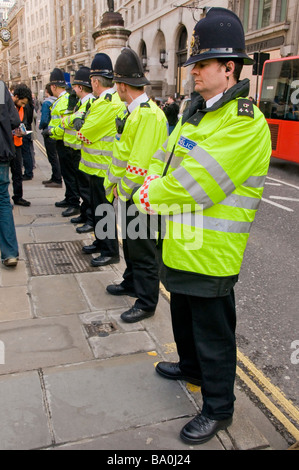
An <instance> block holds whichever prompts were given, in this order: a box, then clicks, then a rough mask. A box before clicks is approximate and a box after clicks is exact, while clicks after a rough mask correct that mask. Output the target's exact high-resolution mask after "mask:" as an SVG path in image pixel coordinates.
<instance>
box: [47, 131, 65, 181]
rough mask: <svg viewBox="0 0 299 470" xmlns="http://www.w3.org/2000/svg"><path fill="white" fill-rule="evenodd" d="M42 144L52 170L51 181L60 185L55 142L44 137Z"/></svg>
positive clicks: (60, 179)
mask: <svg viewBox="0 0 299 470" xmlns="http://www.w3.org/2000/svg"><path fill="white" fill-rule="evenodd" d="M44 143H45V148H46V152H47V156H48V160H49V163H50V165H51V168H52V176H51V180H52V181H54V183H58V184H60V183H62V177H61V170H60V163H59V158H58V155H57V148H56V142H55V140H53V139H51V137H44Z"/></svg>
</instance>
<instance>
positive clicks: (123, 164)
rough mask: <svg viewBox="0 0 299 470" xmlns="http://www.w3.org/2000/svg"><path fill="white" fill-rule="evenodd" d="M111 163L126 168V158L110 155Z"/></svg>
mask: <svg viewBox="0 0 299 470" xmlns="http://www.w3.org/2000/svg"><path fill="white" fill-rule="evenodd" d="M112 165H114V166H117V167H119V168H127V166H128V160H127V161H124V160H120V159H119V158H116V157H113V156H112Z"/></svg>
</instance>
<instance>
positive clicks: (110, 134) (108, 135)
mask: <svg viewBox="0 0 299 470" xmlns="http://www.w3.org/2000/svg"><path fill="white" fill-rule="evenodd" d="M125 110H126V107H125V105H124V103H123V102H122V101H121V100H120V97H119V95H118V93H116V92H114V93H107V94H106V95H103V96H102V97H100V98H98V99H97V100H95V101H94V102H93V103H92V105H91V107H90V109H89V112H88V115H87V116H86V119H85V123H84V125H83V127H82V128H81V130H80V131H79V132H78V134H77V136H78V138H79V140H81V142H82V147H81V162H80V165H79V169H80V170H81V171H84V172H85V173H87V174H89V175H96V176H99V177H103V178H104V177H105V175H106V172H107V170H108V168H109V165H110V163H111V159H112V149H113V141H114V137H115V135H116V133H117V130H116V123H115V120H116V117H117V116H118V115H119V116H121V117H123V116H124V112H125Z"/></svg>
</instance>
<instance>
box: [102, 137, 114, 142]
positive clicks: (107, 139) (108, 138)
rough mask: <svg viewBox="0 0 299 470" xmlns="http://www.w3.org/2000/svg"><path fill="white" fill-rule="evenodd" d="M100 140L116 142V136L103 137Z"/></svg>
mask: <svg viewBox="0 0 299 470" xmlns="http://www.w3.org/2000/svg"><path fill="white" fill-rule="evenodd" d="M100 142H114V136H106V137H103V138H102V139H101V140H100Z"/></svg>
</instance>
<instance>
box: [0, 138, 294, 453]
mask: <svg viewBox="0 0 299 470" xmlns="http://www.w3.org/2000/svg"><path fill="white" fill-rule="evenodd" d="M36 153H37V154H36V163H37V169H36V170H35V174H34V179H33V180H32V181H26V182H24V197H25V199H28V200H29V201H31V203H32V205H31V207H29V208H23V207H15V208H14V216H15V223H16V227H17V236H18V241H19V245H20V262H19V265H18V267H17V269H16V270H8V269H6V268H4V267H1V268H0V352H1V348H2V350H3V349H4V351H2V353H3V352H4V353H5V357H2V359H4V360H3V361H2V362H4V364H0V397H1V407H0V422H1V427H0V449H1V450H23V449H26V450H27V449H52V448H55V449H68V450H78V449H82V450H89V449H94V450H95V449H98V450H132V451H133V450H148V451H156V450H168V451H175V450H178V451H182V450H185V451H191V450H232V449H240V450H247V449H279V450H282V449H287V447H288V445H287V443H286V441H285V440H284V439H283V438H282V437H281V436H280V435H279V434H278V433H277V432H276V431H275V428H274V427H273V425H272V424H271V422H269V421H268V419H267V418H266V417H265V416H264V415H263V414H262V412H261V411H260V410H259V409H258V408H257V407H256V406H255V405H254V404H253V403H252V402H251V401H250V400H249V399H248V398H247V396H246V395H245V393H244V392H243V391H241V389H239V388H238V387H237V386H236V396H237V402H236V413H235V417H234V422H233V425H232V426H231V427H230V428H229V429H228V432H224V431H221V432H220V433H219V435H218V436H216V437H215V438H213V439H212V440H211V441H209V442H208V443H206V444H204V445H202V446H195V447H191V446H188V445H186V444H184V443H183V442H182V441H181V440H180V438H179V432H180V430H181V428H182V427H183V426H184V424H185V423H187V422H188V421H189V420H190V419H191V417H193V416H194V415H195V414H196V413H197V410H198V409H200V407H201V395H200V391H199V389H198V388H197V387H194V386H192V385H190V384H186V383H185V382H173V381H168V380H165V379H163V378H161V377H159V376H158V374H157V373H156V372H155V370H154V367H155V363H156V362H158V361H159V360H170V361H171V360H176V358H177V355H176V350H175V345H174V340H173V336H172V329H171V322H170V311H169V304H168V301H167V299H166V298H165V297H164V296H163V295H162V294H161V297H160V302H159V307H158V310H157V313H156V315H155V316H154V317H153V318H150V319H148V320H145V321H143V322H140V323H138V324H134V325H128V324H125V323H123V322H122V321H121V320H120V314H121V313H122V312H123V311H124V310H126V309H127V308H128V307H129V306H130V305H132V302H133V299H131V298H129V297H123V298H113V297H112V296H109V294H107V293H106V286H107V285H108V284H109V283H111V282H115V281H117V280H120V279H121V276H122V272H123V269H124V261H123V259H122V261H121V263H120V264H119V265H114V266H112V267H105V268H101V269H95V270H92V269H89V264H90V259H91V257H90V256H86V257H85V258H84V259H83V260H81V264H82V266H83V267H86V269H84V268H83V269H82V270H81V271H79V270H75V272H72V269H73V268H72V266H71V264H70V263H68V262H65V260H64V259H61V263H60V264H61V268H64V269H70V271H69V272H68V271H66V273H64V274H55V273H54V274H53V273H52V274H48V275H47V273H46V274H42V275H37V274H36V272H37V273H38V272H43V271H39V270H43V269H45V270H46V271H47V270H48V269H49V266H50V261H49V259H44V258H43V256H44V255H43V254H41V256H40V258H39V259H38V260H37V259H34V257H33V258H32V256H31V254H32V250H33V247H34V249H37V250H39V249H41V250H42V249H43V248H44V247H45V246H46V245H47V248H48V249H49V246H48V245H49V244H52V245H51V246H50V251H49V252H48V253H50V252H51V250H54V251H55V250H56V254H57V252H58V253H59V252H61V253H62V252H63V250H64V247H65V245H64V243H66V242H69V243H66V245H67V246H68V247H71V248H72V249H74V250H77V251H78V246H79V251H80V247H81V244H83V243H86V242H87V243H90V242H91V239H92V234H91V235H87V236H80V235H78V234H77V233H76V231H75V227H74V226H73V225H72V224H71V223H70V222H69V219H65V218H63V217H62V216H61V212H62V210H61V209H58V208H56V207H55V206H54V203H55V202H56V201H58V200H61V199H63V196H64V190H61V189H46V188H44V187H43V185H42V183H41V181H42V180H43V179H45V178H47V177H49V174H50V171H49V164H48V162H47V160H46V158H45V156H44V155H43V154H42V152H41V151H40V149H39V147H37V146H36ZM60 243H62V245H60ZM78 253H79V252H78ZM30 256H31V258H30ZM70 256H71V255H70ZM78 256H79V254H78ZM30 261H31V262H32V261H35V262H36V263H35V265H34V266H33V265H30ZM84 263H85V264H84ZM58 264H59V263H58ZM54 267H55V266H54ZM56 268H57V265H56ZM35 270H36V272H35ZM3 355H4V354H2V356H3ZM0 362H1V355H0Z"/></svg>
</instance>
